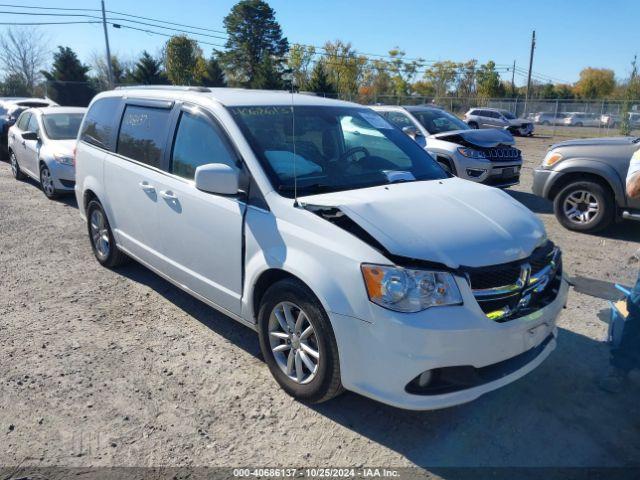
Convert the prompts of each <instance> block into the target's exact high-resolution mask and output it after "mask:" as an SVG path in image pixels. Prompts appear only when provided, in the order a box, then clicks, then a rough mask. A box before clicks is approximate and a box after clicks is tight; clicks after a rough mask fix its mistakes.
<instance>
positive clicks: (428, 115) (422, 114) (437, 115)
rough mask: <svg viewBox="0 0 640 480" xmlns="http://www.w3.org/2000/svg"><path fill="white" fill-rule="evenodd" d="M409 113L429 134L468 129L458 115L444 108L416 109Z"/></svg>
mask: <svg viewBox="0 0 640 480" xmlns="http://www.w3.org/2000/svg"><path fill="white" fill-rule="evenodd" d="M411 113H412V115H413V116H414V117H416V118H417V119H418V121H419V122H420V123H421V124H422V126H423V127H424V128H426V129H427V132H429V133H431V134H434V133H442V132H450V131H451V130H468V129H469V128H470V127H469V126H468V125H467V124H466V123H464V122H463V121H462V120H460V119H459V118H458V117H456V116H454V115H451V114H450V113H448V112H445V111H444V110H418V111H412V112H411Z"/></svg>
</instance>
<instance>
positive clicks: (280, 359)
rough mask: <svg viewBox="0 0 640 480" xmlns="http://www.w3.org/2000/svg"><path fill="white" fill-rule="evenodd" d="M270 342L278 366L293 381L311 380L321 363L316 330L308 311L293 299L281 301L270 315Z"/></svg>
mask: <svg viewBox="0 0 640 480" xmlns="http://www.w3.org/2000/svg"><path fill="white" fill-rule="evenodd" d="M269 344H270V346H271V351H272V352H273V356H274V358H275V360H276V363H277V364H278V367H280V369H281V370H282V371H283V372H284V373H285V374H286V375H287V376H288V377H289V378H290V379H291V380H293V381H294V382H296V383H299V384H307V383H309V382H311V381H312V380H313V379H314V378H315V376H316V374H317V372H318V366H319V364H320V350H319V348H318V339H317V337H316V331H315V328H314V326H313V324H312V323H311V320H310V319H309V317H308V316H307V314H306V313H305V312H304V311H303V310H302V309H301V308H300V307H299V306H297V305H295V304H294V303H291V302H280V303H279V304H277V305H276V306H275V307H274V309H273V310H272V312H271V315H270V317H269Z"/></svg>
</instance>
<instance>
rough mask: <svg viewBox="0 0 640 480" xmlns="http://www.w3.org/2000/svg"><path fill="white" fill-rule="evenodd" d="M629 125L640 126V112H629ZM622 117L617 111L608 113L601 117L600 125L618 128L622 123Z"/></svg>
mask: <svg viewBox="0 0 640 480" xmlns="http://www.w3.org/2000/svg"><path fill="white" fill-rule="evenodd" d="M628 116H629V126H630V127H631V128H632V129H636V128H640V113H635V112H629V113H628ZM620 120H621V117H620V115H619V114H617V113H607V114H605V115H602V116H601V117H600V126H602V127H606V128H618V127H619V126H620V123H621V121H620Z"/></svg>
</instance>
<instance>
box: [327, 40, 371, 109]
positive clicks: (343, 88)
mask: <svg viewBox="0 0 640 480" xmlns="http://www.w3.org/2000/svg"><path fill="white" fill-rule="evenodd" d="M323 50H324V51H325V59H324V62H325V63H324V68H325V70H326V72H327V75H328V76H329V80H330V81H331V83H332V84H333V85H334V86H335V88H336V91H337V93H339V94H340V95H342V96H343V97H346V98H351V97H353V96H355V95H356V94H357V93H358V87H359V86H360V84H361V81H362V78H363V76H364V72H365V67H366V65H367V59H366V57H363V56H361V55H358V54H357V53H356V51H355V50H354V49H353V47H352V46H351V43H344V42H342V41H341V40H336V41H335V42H327V43H325V44H324V48H323Z"/></svg>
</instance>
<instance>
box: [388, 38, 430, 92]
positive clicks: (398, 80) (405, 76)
mask: <svg viewBox="0 0 640 480" xmlns="http://www.w3.org/2000/svg"><path fill="white" fill-rule="evenodd" d="M404 57H405V52H404V51H402V50H400V49H399V48H398V47H396V48H394V49H392V50H389V58H390V60H388V61H387V62H386V63H387V66H388V68H387V69H388V72H389V75H390V77H391V84H392V86H393V94H394V95H397V96H404V95H409V94H410V93H411V83H412V82H413V80H414V78H415V76H416V74H417V73H418V70H419V69H420V68H421V67H422V66H423V65H424V60H422V59H418V60H411V61H408V60H406V59H405V58H404Z"/></svg>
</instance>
